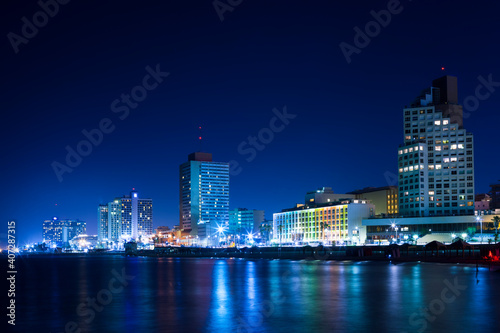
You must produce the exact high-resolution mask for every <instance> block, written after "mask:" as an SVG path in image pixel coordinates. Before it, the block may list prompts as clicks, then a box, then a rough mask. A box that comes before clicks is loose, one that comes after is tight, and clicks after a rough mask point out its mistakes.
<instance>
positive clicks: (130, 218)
mask: <svg viewBox="0 0 500 333" xmlns="http://www.w3.org/2000/svg"><path fill="white" fill-rule="evenodd" d="M97 214H98V226H97V236H98V239H99V242H102V243H106V242H108V243H112V244H119V243H122V242H123V241H124V240H131V239H134V240H138V239H140V238H149V237H151V236H152V235H153V200H152V199H145V198H139V194H138V192H137V191H135V190H134V191H132V192H130V195H124V196H122V197H119V198H115V199H114V200H113V201H110V202H108V203H106V204H100V205H99V207H98V210H97Z"/></svg>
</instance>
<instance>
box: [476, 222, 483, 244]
mask: <svg viewBox="0 0 500 333" xmlns="http://www.w3.org/2000/svg"><path fill="white" fill-rule="evenodd" d="M476 221H478V222H479V223H480V224H481V244H483V219H482V218H481V217H480V216H478V217H476Z"/></svg>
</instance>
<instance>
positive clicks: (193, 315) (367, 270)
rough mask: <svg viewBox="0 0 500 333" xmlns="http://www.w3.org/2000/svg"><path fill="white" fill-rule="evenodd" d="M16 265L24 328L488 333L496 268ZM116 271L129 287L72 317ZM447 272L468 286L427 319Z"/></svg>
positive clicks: (70, 261)
mask: <svg viewBox="0 0 500 333" xmlns="http://www.w3.org/2000/svg"><path fill="white" fill-rule="evenodd" d="M19 262H20V267H19V270H18V271H19V272H20V273H19V274H18V281H17V283H18V293H16V303H17V311H18V312H17V325H16V329H17V330H18V331H22V332H28V331H36V332H43V331H45V332H54V333H55V332H64V330H65V329H64V326H65V325H66V323H68V322H69V321H74V322H75V323H76V324H77V325H78V327H79V328H81V329H82V332H85V331H90V332H285V331H286V332H332V331H350V332H374V331H380V332H417V331H419V330H420V331H421V329H423V328H424V325H427V326H426V327H425V328H426V331H428V332H431V331H432V332H433V331H444V330H446V331H450V330H451V331H453V330H457V331H473V332H478V331H487V330H490V331H496V326H495V319H494V318H496V317H495V315H496V313H495V309H496V304H497V302H498V297H499V296H500V284H499V283H498V282H499V280H500V279H499V278H500V274H498V273H490V272H488V271H487V270H486V269H480V271H479V280H480V282H479V283H476V269H475V267H468V266H464V265H458V266H452V265H436V264H425V263H407V264H399V265H393V264H390V263H377V262H325V261H288V260H282V261H280V260H255V261H252V260H240V259H187V258H183V259H174V258H123V257H119V256H116V257H104V256H102V257H91V256H87V257H65V256H59V257H52V258H51V257H31V258H24V259H23V260H20V261H19ZM123 268H124V269H125V272H126V274H127V275H131V276H134V279H133V280H131V281H130V282H129V284H128V286H125V287H124V288H123V291H122V292H120V293H116V294H113V296H112V297H113V298H112V301H111V302H110V303H109V304H106V305H105V306H103V308H102V310H101V311H94V314H95V318H93V320H90V318H89V316H88V315H86V316H81V315H79V313H78V312H77V310H76V309H77V307H78V305H79V304H81V303H84V302H86V300H88V298H96V297H97V295H98V293H99V292H100V291H101V290H103V289H106V288H108V285H109V281H110V280H111V279H112V278H113V276H114V275H113V274H112V273H111V271H112V270H113V269H115V270H116V271H118V272H121V271H122V269H123ZM455 278H458V283H459V284H460V285H464V286H466V289H465V290H463V291H460V295H459V296H457V297H456V299H455V300H454V301H453V302H451V303H449V304H445V308H444V310H443V309H438V310H439V311H440V312H442V313H439V314H437V315H433V314H432V313H430V314H428V318H429V319H425V318H426V317H425V316H424V315H423V314H422V313H421V312H419V311H421V309H422V308H426V307H427V308H428V307H429V306H430V305H432V304H434V305H436V304H438V303H439V299H440V298H441V297H442V296H441V295H442V292H443V289H444V288H446V284H445V282H444V281H445V280H448V281H450V282H451V283H453V281H454V279H455ZM448 295H453V294H450V293H449V294H448ZM436 300H437V301H436ZM436 302H437V303H436ZM443 304H444V303H443ZM441 310H442V311H441ZM412 316H413V321H412V320H411V319H410V318H412Z"/></svg>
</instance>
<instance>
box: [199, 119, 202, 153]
mask: <svg viewBox="0 0 500 333" xmlns="http://www.w3.org/2000/svg"><path fill="white" fill-rule="evenodd" d="M198 132H199V135H198V141H199V142H200V153H201V152H202V151H203V150H202V149H201V148H202V147H201V126H199V127H198Z"/></svg>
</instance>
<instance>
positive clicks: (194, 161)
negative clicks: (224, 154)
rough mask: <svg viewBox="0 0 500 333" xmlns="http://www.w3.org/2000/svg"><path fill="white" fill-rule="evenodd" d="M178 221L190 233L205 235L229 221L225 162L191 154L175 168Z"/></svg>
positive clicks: (203, 154)
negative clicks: (177, 192)
mask: <svg viewBox="0 0 500 333" xmlns="http://www.w3.org/2000/svg"><path fill="white" fill-rule="evenodd" d="M179 201H180V205H179V215H180V216H179V220H180V221H179V223H180V228H181V229H183V230H184V231H186V232H189V233H190V235H191V236H193V237H196V236H199V238H205V237H207V236H209V235H210V233H211V231H210V230H214V229H215V228H216V226H224V227H225V226H227V225H228V223H229V163H223V162H213V161H212V154H209V153H199V152H197V153H192V154H190V155H189V156H188V161H187V162H185V163H183V164H181V165H180V167H179Z"/></svg>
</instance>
